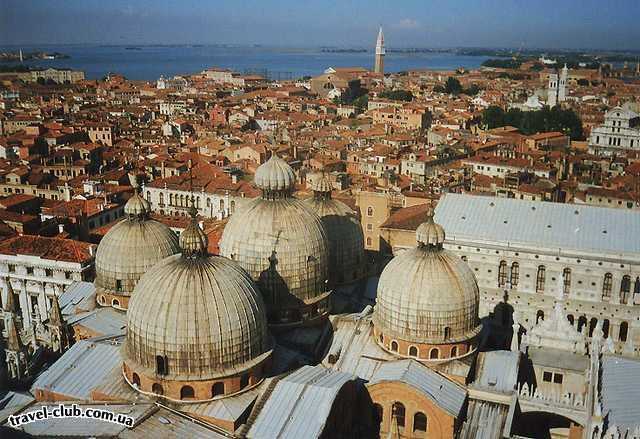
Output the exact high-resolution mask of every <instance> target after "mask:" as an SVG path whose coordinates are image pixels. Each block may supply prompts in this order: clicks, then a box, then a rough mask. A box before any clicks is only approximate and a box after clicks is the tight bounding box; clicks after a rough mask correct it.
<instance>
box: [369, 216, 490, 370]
mask: <svg viewBox="0 0 640 439" xmlns="http://www.w3.org/2000/svg"><path fill="white" fill-rule="evenodd" d="M416 238H417V241H418V246H417V247H416V248H414V249H410V250H407V251H405V252H402V253H401V254H399V255H398V256H396V257H394V258H393V259H392V260H391V262H389V264H388V265H387V266H386V267H385V269H384V270H383V272H382V275H381V276H380V281H379V283H378V295H377V300H376V302H377V303H376V306H375V310H374V317H373V319H374V325H375V329H374V333H375V334H376V338H377V341H378V343H380V344H381V345H382V346H383V347H384V348H385V349H387V350H390V351H392V352H394V353H397V354H398V355H401V356H412V357H418V359H423V360H436V359H442V358H452V357H459V356H462V355H466V354H468V353H469V352H470V351H473V350H474V349H475V342H476V338H477V335H478V334H479V332H480V328H481V326H480V321H479V318H478V305H479V293H478V284H477V282H476V279H475V276H474V275H473V272H472V271H471V269H470V268H469V266H468V265H467V263H466V262H465V261H463V260H462V259H460V257H458V256H456V255H455V254H454V253H452V252H449V251H448V250H444V249H443V247H442V245H443V243H444V239H445V233H444V229H443V228H442V227H441V226H440V225H438V224H436V223H434V221H433V213H432V211H431V212H430V213H429V216H428V218H427V221H426V222H425V223H423V224H421V225H420V226H419V227H418V230H417V231H416Z"/></svg>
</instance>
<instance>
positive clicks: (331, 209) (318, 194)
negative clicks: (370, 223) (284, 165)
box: [304, 178, 365, 285]
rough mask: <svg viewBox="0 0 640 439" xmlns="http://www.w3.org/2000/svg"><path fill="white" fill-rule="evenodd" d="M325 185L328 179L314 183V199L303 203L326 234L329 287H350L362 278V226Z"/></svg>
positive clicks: (363, 258)
mask: <svg viewBox="0 0 640 439" xmlns="http://www.w3.org/2000/svg"><path fill="white" fill-rule="evenodd" d="M323 180H324V181H325V183H322V181H323ZM327 182H328V179H327V178H320V179H318V180H316V184H315V185H314V189H313V190H314V196H313V197H311V198H308V199H306V200H305V201H304V203H305V204H306V205H307V206H309V208H310V209H311V210H312V211H314V212H315V213H316V215H318V216H319V217H320V219H321V220H322V223H323V225H324V229H325V231H326V233H327V238H328V240H329V280H330V282H331V284H332V285H335V284H342V283H349V282H353V281H355V280H357V279H359V278H361V277H362V276H363V275H364V272H363V271H364V266H365V265H364V264H365V256H364V236H363V234H362V226H361V225H360V221H358V218H357V217H356V214H355V212H354V211H353V210H351V209H350V208H349V206H347V205H346V204H344V203H342V202H340V201H338V200H334V199H332V198H331V185H330V183H327Z"/></svg>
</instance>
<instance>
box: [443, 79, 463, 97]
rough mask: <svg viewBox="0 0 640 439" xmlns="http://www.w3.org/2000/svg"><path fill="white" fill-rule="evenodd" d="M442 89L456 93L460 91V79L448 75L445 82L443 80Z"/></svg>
mask: <svg viewBox="0 0 640 439" xmlns="http://www.w3.org/2000/svg"><path fill="white" fill-rule="evenodd" d="M444 91H445V93H449V94H452V95H457V94H460V92H461V91H462V85H460V81H458V80H457V79H456V78H454V77H453V76H449V77H448V78H447V82H445V84H444Z"/></svg>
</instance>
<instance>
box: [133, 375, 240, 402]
mask: <svg viewBox="0 0 640 439" xmlns="http://www.w3.org/2000/svg"><path fill="white" fill-rule="evenodd" d="M131 382H132V383H133V385H135V386H136V387H137V388H140V376H139V375H138V374H137V373H135V372H134V373H133V375H132V377H131ZM248 385H249V375H248V374H244V375H242V376H241V377H240V389H244V388H245V387H247V386H248ZM151 391H152V392H153V393H155V394H156V395H164V389H163V387H162V385H161V384H160V383H153V385H152V386H151ZM224 394H225V383H224V382H222V381H218V382H216V383H214V384H213V385H212V386H211V398H215V397H216V396H221V395H224ZM193 398H195V390H194V389H193V387H192V386H189V385H185V386H182V387H181V388H180V399H193Z"/></svg>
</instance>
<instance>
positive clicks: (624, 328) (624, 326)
mask: <svg viewBox="0 0 640 439" xmlns="http://www.w3.org/2000/svg"><path fill="white" fill-rule="evenodd" d="M628 333H629V324H628V323H627V322H622V323H620V332H619V333H618V340H620V341H627V334H628Z"/></svg>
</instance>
